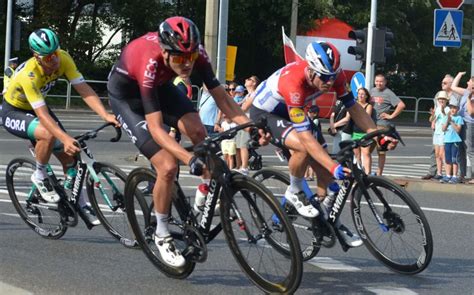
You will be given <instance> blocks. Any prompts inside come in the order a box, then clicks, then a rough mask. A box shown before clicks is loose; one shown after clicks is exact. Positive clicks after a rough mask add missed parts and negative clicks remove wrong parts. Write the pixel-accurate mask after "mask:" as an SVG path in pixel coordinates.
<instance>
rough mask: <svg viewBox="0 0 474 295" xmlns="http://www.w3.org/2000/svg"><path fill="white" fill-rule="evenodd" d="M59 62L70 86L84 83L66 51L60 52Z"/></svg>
mask: <svg viewBox="0 0 474 295" xmlns="http://www.w3.org/2000/svg"><path fill="white" fill-rule="evenodd" d="M61 58H62V59H61V62H62V63H63V64H64V67H65V72H64V75H65V76H66V78H67V79H68V80H69V82H71V84H72V85H76V84H80V83H83V82H84V77H83V76H82V74H81V72H79V70H78V69H77V67H76V64H75V63H74V60H73V59H72V57H71V56H70V55H69V53H67V52H66V51H62V55H61Z"/></svg>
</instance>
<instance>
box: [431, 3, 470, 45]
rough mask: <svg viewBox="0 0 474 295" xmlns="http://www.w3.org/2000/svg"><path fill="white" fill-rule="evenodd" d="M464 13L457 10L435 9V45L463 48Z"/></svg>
mask: <svg viewBox="0 0 474 295" xmlns="http://www.w3.org/2000/svg"><path fill="white" fill-rule="evenodd" d="M463 18H464V12H463V11H462V10H455V9H435V11H434V29H433V45H434V46H436V47H443V46H446V47H461V43H462V41H461V39H462V22H463Z"/></svg>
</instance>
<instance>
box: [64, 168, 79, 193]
mask: <svg viewBox="0 0 474 295" xmlns="http://www.w3.org/2000/svg"><path fill="white" fill-rule="evenodd" d="M76 174H77V171H76V169H75V168H74V167H71V168H69V169H68V170H67V172H66V179H65V180H64V188H65V189H71V188H72V183H73V182H74V177H76Z"/></svg>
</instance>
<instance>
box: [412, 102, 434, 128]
mask: <svg viewBox="0 0 474 295" xmlns="http://www.w3.org/2000/svg"><path fill="white" fill-rule="evenodd" d="M420 101H430V102H431V105H430V108H434V98H433V97H420V98H418V99H417V100H416V112H415V123H418V114H419V113H428V114H429V113H430V111H429V109H428V111H420Z"/></svg>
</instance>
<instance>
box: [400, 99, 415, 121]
mask: <svg viewBox="0 0 474 295" xmlns="http://www.w3.org/2000/svg"><path fill="white" fill-rule="evenodd" d="M399 98H400V99H401V100H402V101H403V102H404V103H405V105H410V104H409V103H407V102H408V101H410V100H414V102H415V105H414V107H415V109H413V110H412V109H407V108H405V109H404V110H403V112H407V113H415V117H417V115H416V97H414V96H399ZM405 101H407V102H405Z"/></svg>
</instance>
